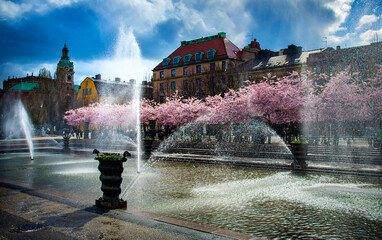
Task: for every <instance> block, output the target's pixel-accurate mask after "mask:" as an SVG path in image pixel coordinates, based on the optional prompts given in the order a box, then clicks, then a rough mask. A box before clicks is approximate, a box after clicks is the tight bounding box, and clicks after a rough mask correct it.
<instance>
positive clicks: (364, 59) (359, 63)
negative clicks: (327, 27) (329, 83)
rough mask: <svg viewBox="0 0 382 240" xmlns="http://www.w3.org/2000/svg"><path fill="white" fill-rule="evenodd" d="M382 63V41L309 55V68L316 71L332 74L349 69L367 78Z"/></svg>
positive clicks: (329, 49)
mask: <svg viewBox="0 0 382 240" xmlns="http://www.w3.org/2000/svg"><path fill="white" fill-rule="evenodd" d="M377 64H382V42H375V43H371V44H369V45H364V46H357V47H351V48H341V47H340V46H337V47H336V49H334V48H328V49H325V50H324V51H322V52H319V53H315V54H311V55H309V58H308V61H307V65H308V69H309V70H310V71H312V72H314V73H318V74H319V73H325V74H326V75H328V76H331V75H333V74H335V73H337V72H340V71H343V70H346V69H348V70H349V71H351V72H357V73H359V74H360V75H361V77H364V78H367V77H370V76H371V75H372V74H374V73H375V72H376V65H377Z"/></svg>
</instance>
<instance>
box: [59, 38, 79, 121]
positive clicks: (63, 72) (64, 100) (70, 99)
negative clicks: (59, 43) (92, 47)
mask: <svg viewBox="0 0 382 240" xmlns="http://www.w3.org/2000/svg"><path fill="white" fill-rule="evenodd" d="M68 53H69V49H68V47H67V46H66V43H65V46H64V48H63V49H62V56H61V59H60V61H59V62H58V64H57V70H56V81H57V91H58V94H59V99H58V100H59V106H60V115H61V116H63V114H64V113H65V111H68V110H69V109H72V108H73V107H74V99H75V98H74V93H75V91H74V71H73V69H74V68H73V62H72V61H70V58H69V55H68Z"/></svg>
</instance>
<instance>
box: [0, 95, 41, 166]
mask: <svg viewBox="0 0 382 240" xmlns="http://www.w3.org/2000/svg"><path fill="white" fill-rule="evenodd" d="M7 104H8V106H9V108H10V109H9V111H8V112H4V113H3V114H4V115H5V116H6V117H5V119H6V121H5V122H4V123H3V126H4V129H5V132H6V135H7V139H12V138H17V137H24V138H25V140H26V142H27V145H28V150H29V155H30V159H31V160H33V159H34V146H33V142H32V140H33V124H32V122H31V120H30V119H29V116H28V113H27V111H26V110H25V108H24V105H23V103H22V102H21V100H20V99H17V100H13V99H9V101H8V102H7Z"/></svg>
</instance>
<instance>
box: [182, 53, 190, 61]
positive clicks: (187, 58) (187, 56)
mask: <svg viewBox="0 0 382 240" xmlns="http://www.w3.org/2000/svg"><path fill="white" fill-rule="evenodd" d="M191 58H192V54H186V55H184V58H183V61H184V63H189V62H190V61H191Z"/></svg>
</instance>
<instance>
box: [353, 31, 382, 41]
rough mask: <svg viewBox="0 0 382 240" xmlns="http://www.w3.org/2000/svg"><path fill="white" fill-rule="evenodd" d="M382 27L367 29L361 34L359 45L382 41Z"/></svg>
mask: <svg viewBox="0 0 382 240" xmlns="http://www.w3.org/2000/svg"><path fill="white" fill-rule="evenodd" d="M381 38H382V28H380V29H377V30H371V29H370V30H367V31H365V32H363V33H361V34H360V35H359V39H360V41H359V42H358V44H359V45H366V44H370V43H372V42H376V41H377V40H378V41H381V40H382V39H381Z"/></svg>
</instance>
